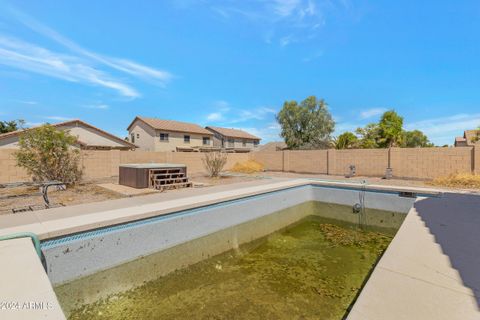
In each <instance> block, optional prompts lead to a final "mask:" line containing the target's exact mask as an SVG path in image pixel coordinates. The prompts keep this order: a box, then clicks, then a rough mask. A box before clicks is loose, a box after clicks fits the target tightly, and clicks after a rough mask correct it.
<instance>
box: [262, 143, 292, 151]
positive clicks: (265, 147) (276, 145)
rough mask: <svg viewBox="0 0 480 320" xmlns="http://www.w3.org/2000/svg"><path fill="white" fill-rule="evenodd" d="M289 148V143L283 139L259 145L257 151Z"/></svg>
mask: <svg viewBox="0 0 480 320" xmlns="http://www.w3.org/2000/svg"><path fill="white" fill-rule="evenodd" d="M285 149H287V144H286V143H285V142H282V141H278V142H277V141H273V142H268V143H266V144H264V145H261V146H259V147H258V148H257V149H256V150H255V151H281V150H285Z"/></svg>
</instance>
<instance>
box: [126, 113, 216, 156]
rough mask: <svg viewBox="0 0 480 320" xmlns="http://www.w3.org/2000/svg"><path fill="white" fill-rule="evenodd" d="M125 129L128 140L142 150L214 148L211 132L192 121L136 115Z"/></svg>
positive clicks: (186, 150)
mask: <svg viewBox="0 0 480 320" xmlns="http://www.w3.org/2000/svg"><path fill="white" fill-rule="evenodd" d="M127 130H128V136H129V138H130V142H132V143H134V144H135V145H137V146H138V147H139V149H140V150H143V151H182V152H188V151H212V150H214V149H215V148H213V144H212V138H213V133H212V132H210V131H208V130H206V129H205V128H202V127H201V126H199V125H197V124H194V123H188V122H180V121H174V120H163V119H157V118H146V117H139V116H137V117H135V119H133V121H132V123H131V124H130V125H129V126H128V128H127ZM217 149H218V148H217Z"/></svg>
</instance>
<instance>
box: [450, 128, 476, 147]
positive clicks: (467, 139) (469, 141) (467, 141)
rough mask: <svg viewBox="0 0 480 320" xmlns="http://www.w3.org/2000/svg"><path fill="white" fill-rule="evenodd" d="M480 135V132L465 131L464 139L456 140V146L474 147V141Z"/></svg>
mask: <svg viewBox="0 0 480 320" xmlns="http://www.w3.org/2000/svg"><path fill="white" fill-rule="evenodd" d="M478 134H480V130H465V131H464V132H463V137H456V138H455V146H473V145H474V144H475V142H474V141H473V140H474V138H475V137H477V135H478Z"/></svg>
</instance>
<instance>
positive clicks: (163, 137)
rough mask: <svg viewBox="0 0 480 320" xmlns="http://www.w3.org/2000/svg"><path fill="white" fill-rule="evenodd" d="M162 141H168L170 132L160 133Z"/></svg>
mask: <svg viewBox="0 0 480 320" xmlns="http://www.w3.org/2000/svg"><path fill="white" fill-rule="evenodd" d="M160 141H164V142H168V133H160Z"/></svg>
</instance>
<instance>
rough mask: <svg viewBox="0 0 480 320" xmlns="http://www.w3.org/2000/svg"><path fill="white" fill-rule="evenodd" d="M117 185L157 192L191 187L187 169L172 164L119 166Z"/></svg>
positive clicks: (180, 165) (181, 165)
mask: <svg viewBox="0 0 480 320" xmlns="http://www.w3.org/2000/svg"><path fill="white" fill-rule="evenodd" d="M119 184H121V185H124V186H129V187H133V188H153V189H157V190H165V189H177V188H185V187H191V186H192V183H191V182H189V181H188V177H187V167H186V166H185V165H183V164H174V163H148V164H126V165H121V166H120V172H119Z"/></svg>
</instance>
